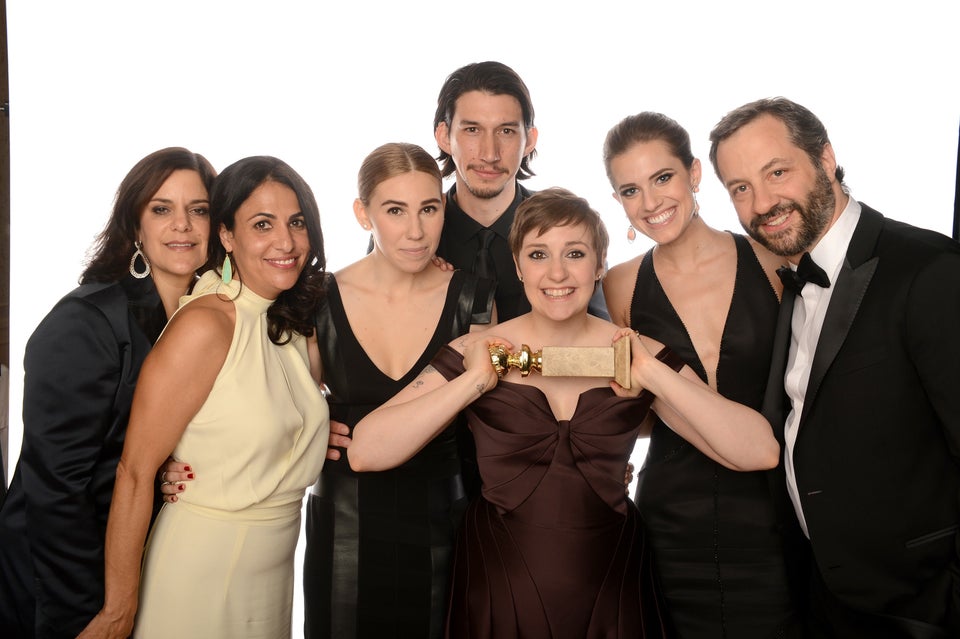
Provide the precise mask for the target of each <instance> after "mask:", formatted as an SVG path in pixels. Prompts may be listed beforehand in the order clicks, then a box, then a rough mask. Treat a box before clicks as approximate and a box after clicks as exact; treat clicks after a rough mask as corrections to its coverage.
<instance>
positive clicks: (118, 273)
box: [80, 147, 217, 284]
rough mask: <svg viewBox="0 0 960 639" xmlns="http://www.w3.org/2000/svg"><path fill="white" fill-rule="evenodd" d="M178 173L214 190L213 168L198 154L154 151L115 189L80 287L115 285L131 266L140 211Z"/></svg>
mask: <svg viewBox="0 0 960 639" xmlns="http://www.w3.org/2000/svg"><path fill="white" fill-rule="evenodd" d="M180 170H188V171H196V172H197V174H198V175H199V176H200V180H201V181H202V182H203V185H204V186H205V187H206V189H207V192H208V193H209V192H210V190H211V189H212V188H213V180H214V178H215V177H216V176H217V172H216V171H215V170H214V168H213V165H212V164H210V162H208V161H207V158H205V157H203V156H202V155H200V154H199V153H193V152H192V151H188V150H187V149H184V148H182V147H169V148H166V149H160V150H159V151H154V152H153V153H151V154H150V155H148V156H147V157H145V158H143V159H142V160H140V161H139V162H137V163H136V164H135V165H134V166H133V168H132V169H130V172H129V173H127V175H126V177H125V178H123V181H122V182H120V188H118V189H117V197H116V199H115V200H114V204H113V211H112V212H111V213H110V219H109V220H107V225H106V227H104V229H103V231H102V232H101V233H100V235H99V236H97V239H96V241H95V243H94V246H93V248H92V249H91V257H90V259H89V260H88V261H87V267H86V268H85V269H84V271H83V274H82V275H81V276H80V283H81V284H82V283H85V282H115V281H117V280H119V279H120V278H122V277H123V275H124V274H125V273H126V272H127V269H128V268H129V267H130V257H131V256H132V255H133V251H134V248H133V243H134V241H135V240H136V239H137V233H138V232H139V231H140V217H141V215H142V214H143V208H144V207H145V206H146V205H147V202H149V201H150V198H152V197H153V196H154V194H155V193H156V192H157V191H158V190H159V189H160V187H161V186H163V183H164V182H166V181H167V178H169V177H170V174H172V173H173V172H174V171H180ZM210 230H211V235H216V231H215V230H214V228H213V227H212V226H211V227H210Z"/></svg>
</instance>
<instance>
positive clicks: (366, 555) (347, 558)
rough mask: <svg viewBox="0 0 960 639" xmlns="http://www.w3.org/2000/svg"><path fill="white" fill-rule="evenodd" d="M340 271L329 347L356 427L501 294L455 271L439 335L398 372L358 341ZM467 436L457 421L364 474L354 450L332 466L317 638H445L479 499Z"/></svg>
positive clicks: (325, 354) (333, 379)
mask: <svg viewBox="0 0 960 639" xmlns="http://www.w3.org/2000/svg"><path fill="white" fill-rule="evenodd" d="M329 277H330V281H329V284H328V287H327V288H328V295H327V302H326V306H324V307H323V308H322V309H321V311H320V314H319V316H318V321H317V324H318V343H319V345H320V356H321V360H322V361H323V367H324V378H325V379H324V381H325V383H326V385H327V386H328V387H329V389H330V395H329V397H328V398H327V401H328V403H329V405H330V419H331V420H336V421H340V422H343V423H344V424H347V425H348V426H349V427H350V428H351V429H352V428H353V427H354V426H355V425H356V424H357V422H359V421H360V420H361V419H362V418H363V417H364V416H365V415H367V414H368V413H369V412H370V411H372V410H373V409H374V408H376V407H378V406H380V405H381V404H382V403H384V402H385V401H386V400H388V399H390V398H391V397H392V396H393V395H395V394H396V393H397V392H399V391H400V390H401V389H402V388H403V387H405V386H406V385H407V384H409V383H410V382H411V381H413V379H414V378H415V377H416V376H417V375H419V374H420V372H421V371H422V370H423V369H424V368H425V367H426V366H427V364H429V363H430V360H431V359H432V358H433V356H434V354H436V352H437V350H439V349H440V347H441V346H443V345H444V344H446V343H447V342H449V341H450V340H452V339H454V338H455V337H457V336H459V335H463V334H464V333H466V332H467V331H469V329H470V324H471V323H473V322H475V321H476V319H477V318H478V317H482V316H483V315H484V314H486V313H488V312H489V307H490V305H491V304H492V300H493V287H492V284H491V283H490V282H488V281H486V280H478V279H477V278H476V277H475V276H473V275H468V274H465V273H463V272H462V271H455V272H454V274H453V278H452V279H451V281H450V286H449V288H448V290H447V299H446V302H445V305H444V309H443V312H442V315H441V318H440V321H439V322H438V325H437V328H436V330H435V332H434V334H433V337H432V338H431V340H430V343H429V344H428V345H427V347H426V348H425V349H424V352H423V354H422V355H421V357H420V359H419V360H418V361H417V363H416V364H415V365H414V366H413V367H412V368H411V369H410V371H409V372H408V373H407V374H406V375H404V376H403V377H402V378H400V379H398V380H393V379H391V378H389V377H387V376H386V375H384V374H383V372H381V371H380V370H379V369H378V368H377V367H376V366H375V365H374V364H373V362H371V361H370V359H369V358H368V357H367V355H366V353H365V352H364V351H363V348H362V347H361V345H360V343H359V342H358V341H357V340H356V338H355V337H354V335H353V332H352V331H351V329H350V324H349V322H348V320H347V317H346V314H345V313H344V310H343V302H342V300H341V298H340V291H339V289H338V288H337V285H336V280H335V279H334V278H333V276H329ZM398 330H402V327H398ZM457 436H458V427H457V424H453V425H451V426H450V427H448V428H447V429H446V430H445V431H443V432H442V433H441V434H440V435H439V436H437V437H436V438H435V439H434V440H433V441H431V442H430V443H429V444H428V445H427V446H426V447H424V449H423V450H421V451H420V452H419V453H418V454H417V455H415V456H414V457H413V458H412V459H411V460H410V461H408V462H407V463H406V464H404V465H403V466H400V467H399V468H395V469H393V470H389V471H384V472H376V473H355V472H354V471H352V470H351V469H350V465H349V462H348V460H347V456H346V454H342V455H341V458H340V460H338V461H330V460H328V461H327V462H326V464H325V465H324V468H323V472H322V473H321V475H320V479H319V480H318V481H317V484H316V486H314V488H313V490H312V491H311V494H310V496H309V500H308V506H307V520H306V527H307V528H306V530H307V545H306V552H305V556H304V610H305V629H304V630H305V636H306V637H307V638H308V639H317V638H326V637H332V638H335V639H353V638H357V637H371V638H373V637H376V638H378V639H386V638H390V637H396V638H398V639H399V638H406V637H423V638H430V637H440V636H442V632H443V621H444V616H445V613H446V604H447V592H448V590H447V587H448V581H449V575H450V559H451V555H452V550H453V538H454V531H455V530H456V528H457V526H458V525H459V523H460V519H461V517H462V515H463V511H464V509H465V507H466V501H467V499H466V494H465V492H464V488H463V482H462V480H461V465H460V456H459V454H458V440H457ZM341 452H342V451H341Z"/></svg>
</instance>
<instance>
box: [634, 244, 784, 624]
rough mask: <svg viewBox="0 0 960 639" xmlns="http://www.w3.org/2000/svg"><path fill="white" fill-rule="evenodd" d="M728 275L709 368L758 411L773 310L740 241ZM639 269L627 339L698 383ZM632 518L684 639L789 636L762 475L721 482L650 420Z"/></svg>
mask: <svg viewBox="0 0 960 639" xmlns="http://www.w3.org/2000/svg"><path fill="white" fill-rule="evenodd" d="M734 239H735V242H736V247H737V274H736V281H735V284H734V291H733V298H732V299H731V301H730V308H729V311H728V315H727V321H726V325H725V326H724V329H723V336H722V340H721V345H720V361H719V364H718V366H717V387H718V391H719V392H720V394H721V395H723V396H724V397H726V398H728V399H731V400H733V401H735V402H739V403H741V404H744V405H746V406H750V407H752V408H755V409H757V410H759V409H760V405H761V403H762V401H763V393H764V388H765V386H766V382H767V375H768V374H769V369H770V356H771V350H772V348H773V333H774V329H775V327H776V318H777V312H778V308H779V303H778V301H777V296H776V293H775V291H774V289H773V287H772V286H771V285H770V282H769V280H768V279H767V276H766V274H765V273H764V271H763V268H762V267H761V266H760V263H759V261H758V260H757V257H756V254H755V253H754V252H753V249H752V248H751V246H750V244H749V242H748V241H747V239H746V238H745V237H743V236H741V235H734ZM652 257H653V254H652V252H650V253H647V255H645V256H644V258H643V261H642V262H641V264H640V269H639V272H638V274H637V284H636V288H635V290H634V295H633V301H632V305H631V309H630V320H631V328H633V329H635V330H637V331H639V332H640V333H641V334H643V335H648V336H649V337H652V338H653V339H655V340H658V341H660V342H661V343H663V344H665V345H667V346H668V347H670V349H671V350H673V351H674V352H676V353H677V354H678V355H679V356H680V357H681V358H682V359H683V360H684V361H685V362H686V363H687V365H688V366H690V367H691V368H692V369H693V370H694V371H696V373H697V375H699V376H700V378H701V379H702V380H703V381H704V382H706V381H707V373H706V371H705V370H704V367H703V364H702V363H701V362H700V359H699V358H698V356H697V353H696V351H695V350H694V346H693V343H692V341H691V339H690V336H689V335H688V333H687V331H686V328H685V327H684V325H683V323H682V321H681V320H680V317H679V316H678V315H677V312H676V310H675V309H674V308H673V306H672V305H671V304H670V301H669V299H668V298H667V295H666V293H665V292H664V290H663V288H662V287H661V285H660V281H659V280H658V279H657V275H656V272H655V271H654V267H653V259H652ZM637 480H638V483H637V497H636V503H637V506H638V507H639V508H640V512H641V513H642V515H643V518H644V521H645V522H646V524H647V531H648V535H649V538H650V544H651V546H652V547H653V554H654V559H655V562H656V567H657V570H658V573H659V575H660V578H661V582H662V587H663V594H664V598H665V599H666V604H667V611H668V615H669V617H670V619H671V621H672V625H673V626H674V628H675V630H676V633H677V636H678V637H681V638H683V639H691V638H702V639H721V638H723V637H729V638H730V639H750V638H753V637H757V638H760V637H782V636H794V633H797V632H799V630H798V629H797V626H796V624H797V619H796V617H795V614H796V613H795V610H794V605H793V603H792V593H791V591H790V588H789V587H788V585H789V583H788V579H787V568H786V562H785V559H784V554H783V546H782V540H781V536H780V531H779V529H778V520H777V516H776V513H775V510H774V506H773V500H772V497H771V488H770V484H769V476H768V473H765V472H749V473H741V472H736V471H732V470H728V469H726V468H724V467H723V466H721V465H720V464H718V463H716V462H714V461H712V460H711V459H710V458H708V457H707V456H706V455H704V454H703V453H701V452H700V451H698V450H697V449H696V448H695V447H694V446H692V445H691V444H689V443H687V442H686V441H685V440H684V439H682V438H681V437H680V436H679V435H677V434H676V433H674V432H673V431H672V430H670V428H669V427H667V426H666V425H665V424H664V423H663V422H662V421H660V420H657V422H656V424H655V425H654V428H653V432H652V434H651V436H650V448H649V450H648V453H647V458H646V461H645V462H644V464H643V468H642V469H641V470H640V472H639V473H638V475H637Z"/></svg>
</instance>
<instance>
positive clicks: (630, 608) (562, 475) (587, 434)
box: [434, 347, 682, 639]
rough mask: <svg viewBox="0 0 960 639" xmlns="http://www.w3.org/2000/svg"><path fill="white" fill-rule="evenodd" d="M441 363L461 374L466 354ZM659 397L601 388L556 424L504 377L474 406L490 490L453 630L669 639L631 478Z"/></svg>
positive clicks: (470, 516)
mask: <svg viewBox="0 0 960 639" xmlns="http://www.w3.org/2000/svg"><path fill="white" fill-rule="evenodd" d="M659 357H661V358H663V359H665V361H667V362H668V363H669V364H670V365H671V366H672V367H674V368H675V369H679V368H680V367H682V362H679V360H678V359H676V358H675V357H673V355H672V354H671V353H669V351H666V350H664V351H663V352H661V354H660V355H659ZM434 366H435V367H436V368H437V369H438V370H439V371H440V373H441V374H443V375H444V377H446V378H447V379H452V378H454V377H456V376H457V375H459V374H461V373H462V372H463V358H462V356H461V355H460V354H459V353H457V352H456V351H454V350H453V349H451V348H450V347H444V348H443V349H441V351H440V353H439V354H438V355H437V357H436V358H435V359H434ZM652 401H653V397H652V396H651V395H650V394H649V393H647V392H643V393H641V395H640V396H639V397H636V398H621V397H617V396H616V395H615V394H614V393H613V391H612V390H611V389H610V388H608V387H598V388H593V389H589V390H587V391H585V392H584V393H582V394H581V395H580V397H579V401H578V403H577V406H576V410H575V412H574V414H573V415H572V417H571V418H570V419H569V420H557V419H556V418H555V416H554V414H553V412H552V410H551V408H550V405H549V403H548V402H547V398H546V396H545V395H544V394H543V392H542V391H541V390H540V389H539V388H536V387H534V386H531V385H526V384H517V383H511V382H509V381H501V382H500V383H499V384H498V385H497V386H496V387H495V388H494V389H492V390H490V391H488V392H487V393H485V394H484V395H483V396H481V397H480V398H478V399H477V400H475V401H474V402H473V403H471V404H470V405H469V406H468V407H467V408H466V409H465V411H464V412H465V414H466V417H467V420H468V423H469V425H470V429H471V431H472V432H473V435H474V439H475V440H476V446H477V460H478V462H479V465H480V474H481V477H482V478H483V489H482V499H479V500H476V501H474V502H473V503H471V505H470V507H469V508H468V511H467V515H466V519H465V522H464V525H463V527H462V528H461V531H460V533H459V536H458V543H457V554H456V558H455V564H454V578H453V586H452V589H453V593H452V595H451V602H450V617H449V621H448V628H447V633H448V636H449V637H458V638H459V637H497V638H504V637H521V636H530V637H541V636H542V637H555V638H560V637H571V638H573V637H576V638H578V639H582V638H583V637H621V636H622V637H636V636H657V637H659V636H662V635H663V632H664V631H663V627H662V619H661V611H660V607H659V603H658V601H657V593H656V586H655V580H654V578H653V575H652V572H651V571H650V567H649V564H648V561H647V559H646V551H645V546H644V540H643V531H642V524H641V522H640V519H639V516H638V515H637V511H636V509H635V508H634V506H633V504H632V503H630V501H629V499H628V498H627V497H626V494H625V490H624V485H623V476H624V470H625V468H626V464H627V460H628V458H629V456H630V452H631V450H632V448H633V444H634V440H635V439H636V437H637V432H638V429H639V427H640V425H641V423H642V422H643V420H644V418H645V417H646V415H647V412H648V410H649V408H650V404H651V403H652ZM644 633H646V634H644Z"/></svg>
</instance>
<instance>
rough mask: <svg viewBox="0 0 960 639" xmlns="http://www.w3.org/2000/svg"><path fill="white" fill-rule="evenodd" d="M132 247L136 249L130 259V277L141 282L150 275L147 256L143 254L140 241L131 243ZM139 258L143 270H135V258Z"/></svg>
mask: <svg viewBox="0 0 960 639" xmlns="http://www.w3.org/2000/svg"><path fill="white" fill-rule="evenodd" d="M133 247H134V248H135V249H137V250H136V251H134V252H133V257H131V258H130V275H133V276H134V277H135V278H137V279H138V280H142V279H143V278H145V277H146V276H148V275H150V260H148V259H147V256H146V255H145V254H144V253H143V251H142V250H141V249H143V244H141V243H140V240H136V241H135V242H134V243H133ZM138 257H139V258H140V259H141V260H142V261H143V267H144V268H143V270H142V271H138V270H137V258H138Z"/></svg>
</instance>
